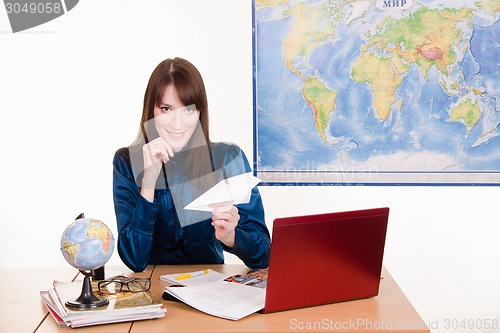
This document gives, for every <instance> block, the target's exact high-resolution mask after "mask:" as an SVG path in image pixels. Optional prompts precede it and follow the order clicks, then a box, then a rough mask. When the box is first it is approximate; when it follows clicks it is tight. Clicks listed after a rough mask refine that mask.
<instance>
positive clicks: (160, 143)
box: [144, 137, 174, 163]
mask: <svg viewBox="0 0 500 333" xmlns="http://www.w3.org/2000/svg"><path fill="white" fill-rule="evenodd" d="M144 150H145V151H144V152H145V153H146V152H147V153H148V154H149V156H150V158H151V159H152V160H154V159H157V160H161V161H162V162H163V163H167V162H168V161H169V160H170V158H171V157H174V151H173V150H172V147H170V145H169V144H167V142H166V141H165V140H164V139H163V138H161V137H160V138H157V139H155V140H153V141H151V142H149V143H148V144H146V145H144Z"/></svg>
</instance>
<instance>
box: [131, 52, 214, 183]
mask: <svg viewBox="0 0 500 333" xmlns="http://www.w3.org/2000/svg"><path fill="white" fill-rule="evenodd" d="M170 85H173V86H174V87H175V89H176V91H177V93H178V94H179V98H180V100H181V102H182V104H184V105H185V106H188V105H193V104H194V105H196V109H197V110H198V111H199V112H200V119H199V124H198V126H197V128H196V130H195V131H194V133H193V135H192V136H191V138H190V139H189V141H188V143H187V144H186V147H185V149H184V150H185V154H186V160H185V162H184V165H185V168H184V169H185V170H184V171H185V175H186V176H187V177H188V178H190V179H194V178H197V177H199V176H202V175H205V174H207V173H210V172H211V171H212V160H211V149H210V143H211V142H210V136H209V121H208V101H207V93H206V90H205V84H204V83H203V78H202V77H201V74H200V72H199V71H198V69H197V68H196V67H195V66H194V65H193V64H192V63H190V62H189V61H187V60H185V59H182V58H173V59H166V60H163V61H162V62H160V63H159V64H158V65H157V66H156V68H155V69H154V71H153V73H152V74H151V77H150V78H149V82H148V86H147V88H146V92H145V93H144V104H143V109H142V116H141V120H140V131H139V133H138V136H137V138H136V140H135V142H134V143H133V144H132V145H133V146H141V147H142V145H144V144H145V143H147V142H149V141H151V140H153V139H155V138H157V137H158V136H159V135H158V133H157V132H156V129H155V128H154V126H148V128H146V127H145V126H146V124H148V123H149V124H151V123H153V122H154V120H152V119H153V118H154V109H155V106H160V104H161V102H162V100H163V94H164V93H165V89H166V88H167V86H170Z"/></svg>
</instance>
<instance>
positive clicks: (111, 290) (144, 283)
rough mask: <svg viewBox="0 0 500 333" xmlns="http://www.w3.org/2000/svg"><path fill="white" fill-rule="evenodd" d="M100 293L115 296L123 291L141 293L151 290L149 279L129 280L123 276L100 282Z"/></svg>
mask: <svg viewBox="0 0 500 333" xmlns="http://www.w3.org/2000/svg"><path fill="white" fill-rule="evenodd" d="M97 287H98V289H99V292H100V293H101V294H104V295H115V294H118V293H121V292H122V291H130V292H132V293H140V292H143V291H148V290H149V288H151V279H149V278H129V277H126V276H123V275H117V276H113V277H112V278H109V279H107V280H102V281H99V283H98V284H97Z"/></svg>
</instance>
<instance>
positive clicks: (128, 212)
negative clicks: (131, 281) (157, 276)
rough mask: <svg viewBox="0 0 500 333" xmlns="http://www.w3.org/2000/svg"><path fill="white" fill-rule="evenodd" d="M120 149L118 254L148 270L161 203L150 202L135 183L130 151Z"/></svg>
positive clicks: (116, 166) (116, 175) (116, 180)
mask: <svg viewBox="0 0 500 333" xmlns="http://www.w3.org/2000/svg"><path fill="white" fill-rule="evenodd" d="M125 150H127V149H126V148H125V149H120V150H119V151H117V153H116V154H115V157H114V159H113V201H114V206H115V214H116V220H117V225H118V246H117V248H118V253H119V255H120V258H121V259H122V261H123V262H124V263H125V265H127V267H129V268H130V269H131V270H133V271H135V272H141V271H143V270H145V269H146V267H147V265H148V260H149V254H150V252H151V248H152V244H153V231H154V225H155V219H156V216H157V214H156V212H157V210H158V206H157V204H156V203H151V202H149V201H147V200H146V199H145V198H144V197H143V196H142V195H141V194H140V189H139V186H137V184H136V183H135V180H134V175H133V171H132V167H131V165H130V163H127V160H129V155H128V151H125Z"/></svg>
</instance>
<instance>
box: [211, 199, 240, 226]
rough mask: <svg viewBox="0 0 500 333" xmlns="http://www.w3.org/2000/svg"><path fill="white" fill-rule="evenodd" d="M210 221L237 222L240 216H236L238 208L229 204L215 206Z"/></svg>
mask: <svg viewBox="0 0 500 333" xmlns="http://www.w3.org/2000/svg"><path fill="white" fill-rule="evenodd" d="M212 215H213V217H212V220H226V221H228V222H229V221H232V222H233V223H234V221H236V222H237V221H238V220H239V219H240V215H239V214H238V208H236V206H235V205H232V204H230V203H224V204H217V206H216V207H215V208H214V210H213V211H212Z"/></svg>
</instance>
